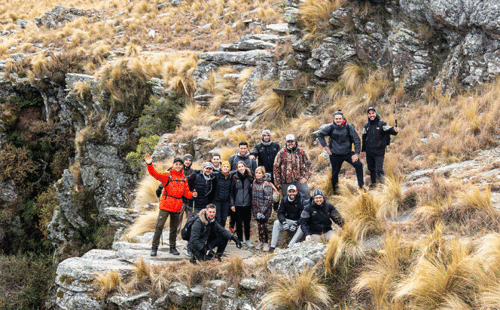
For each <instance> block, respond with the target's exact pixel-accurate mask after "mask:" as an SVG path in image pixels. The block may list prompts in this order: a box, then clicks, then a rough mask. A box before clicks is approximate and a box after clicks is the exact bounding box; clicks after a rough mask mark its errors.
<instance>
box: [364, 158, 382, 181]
mask: <svg viewBox="0 0 500 310" xmlns="http://www.w3.org/2000/svg"><path fill="white" fill-rule="evenodd" d="M366 165H367V166H368V170H370V179H371V181H372V184H371V185H372V186H375V183H377V181H378V182H382V181H383V180H382V178H383V177H384V156H369V155H368V154H367V155H366Z"/></svg>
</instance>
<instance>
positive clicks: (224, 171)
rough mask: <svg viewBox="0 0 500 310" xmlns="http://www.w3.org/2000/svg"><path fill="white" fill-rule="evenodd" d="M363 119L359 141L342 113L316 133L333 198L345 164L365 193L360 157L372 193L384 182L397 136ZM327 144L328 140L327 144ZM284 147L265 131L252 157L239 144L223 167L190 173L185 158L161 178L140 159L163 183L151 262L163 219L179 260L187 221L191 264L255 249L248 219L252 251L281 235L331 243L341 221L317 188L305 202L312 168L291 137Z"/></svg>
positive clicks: (215, 159) (373, 119)
mask: <svg viewBox="0 0 500 310" xmlns="http://www.w3.org/2000/svg"><path fill="white" fill-rule="evenodd" d="M367 115H368V121H367V123H366V124H365V126H364V127H363V133H362V136H361V139H360V138H359V135H358V134H357V132H356V130H355V128H354V126H353V125H352V124H349V123H347V121H346V119H345V117H344V115H343V113H342V111H340V110H339V111H337V112H335V113H334V115H333V123H331V124H326V125H323V126H321V128H320V129H319V131H318V132H317V138H318V140H319V143H320V144H321V146H322V147H323V148H324V150H325V151H326V153H328V155H329V159H330V163H331V166H332V187H333V191H334V193H337V192H338V175H339V172H340V168H341V166H342V163H343V162H344V161H347V162H348V163H349V164H351V165H352V166H353V167H354V169H355V171H356V177H357V181H358V186H359V188H360V189H361V188H363V187H364V181H363V167H362V164H361V161H360V156H366V162H367V166H368V170H369V171H370V178H371V186H375V184H376V183H377V182H381V181H382V179H383V176H384V171H383V163H384V156H385V150H386V146H387V144H388V143H389V141H390V140H389V139H390V135H396V134H397V133H398V132H399V129H398V128H397V127H391V126H389V125H387V124H386V123H385V122H384V121H382V120H381V119H380V117H379V115H378V114H377V111H376V109H375V108H373V107H370V108H368V110H367ZM325 137H329V142H328V145H327V143H326V140H325ZM285 140H286V141H285V143H286V145H285V147H284V148H281V147H280V145H279V144H278V143H276V142H274V141H272V138H271V131H270V130H267V129H265V130H263V131H262V141H261V142H259V143H258V144H257V145H256V146H255V148H254V149H253V150H252V151H251V152H249V148H248V143H247V142H244V141H243V142H240V143H239V146H238V151H237V152H236V154H234V155H232V156H231V157H230V158H229V160H228V161H225V162H222V161H221V156H220V155H219V154H217V153H216V154H213V155H212V158H211V160H210V161H207V162H205V163H204V164H203V169H201V170H193V169H192V163H193V156H191V155H189V154H187V155H185V156H184V158H183V159H181V158H175V159H174V162H173V166H172V167H171V168H169V169H168V171H166V172H165V173H159V172H158V171H157V170H156V169H155V168H154V165H153V160H152V158H151V156H150V155H149V154H146V155H145V157H144V160H145V161H146V164H147V169H148V172H149V174H150V175H151V176H152V177H154V178H156V179H157V180H158V181H160V182H161V184H160V186H159V188H158V190H157V195H158V196H159V197H160V205H159V209H160V210H159V214H158V218H157V221H156V227H155V233H154V236H153V242H152V251H151V256H156V255H157V252H158V246H159V242H160V236H161V234H162V231H163V226H164V225H165V222H166V220H167V218H168V217H170V233H169V246H170V253H171V254H173V255H179V254H180V253H179V252H178V251H177V249H176V239H177V235H178V233H179V230H180V227H179V224H180V223H181V222H182V219H183V216H184V214H185V215H186V216H187V218H188V224H186V227H185V228H184V229H187V228H189V229H190V234H188V237H189V238H188V246H187V254H188V255H190V256H191V261H192V262H195V261H196V260H202V261H206V260H212V259H218V260H220V259H221V256H222V254H223V253H224V250H225V248H226V245H227V243H228V241H229V240H233V241H234V242H235V243H236V245H237V247H241V246H242V242H243V240H245V241H244V244H245V245H246V246H247V247H248V248H253V247H254V245H253V244H252V242H251V241H250V223H251V220H252V217H253V218H254V219H255V221H256V222H257V227H258V238H259V244H258V245H256V246H255V248H256V249H258V250H260V249H262V250H263V251H266V252H271V253H272V252H274V250H275V249H276V246H277V243H278V240H279V235H280V232H281V231H288V232H291V233H293V238H292V239H291V241H290V243H289V244H288V246H287V247H291V246H293V245H294V244H295V243H296V242H298V241H299V240H300V239H301V238H302V237H303V236H305V240H312V241H319V240H321V239H322V238H324V239H326V240H329V239H330V238H331V237H332V236H333V234H334V233H333V230H332V221H333V222H334V223H335V224H337V225H338V226H340V227H342V226H343V223H344V221H343V219H342V217H341V216H340V214H339V212H338V211H337V210H336V209H335V207H334V206H333V205H332V204H330V203H328V202H326V200H325V194H324V193H323V191H322V190H321V189H315V190H314V191H313V195H312V197H311V195H310V189H309V186H308V184H307V181H308V180H309V178H310V177H311V175H312V169H311V166H312V165H311V161H310V160H309V158H308V156H307V154H306V152H305V150H304V149H303V148H301V147H299V146H298V143H297V139H296V138H295V136H294V135H293V134H288V135H286V139H285ZM353 144H354V151H353V150H352V145H353ZM280 191H281V194H282V196H283V198H282V199H280V198H279V197H280V195H279V192H280ZM273 209H274V210H275V211H277V215H278V219H277V220H276V221H275V222H274V224H273V229H272V236H271V242H270V244H269V235H268V229H267V225H268V221H269V218H270V217H271V214H272V211H273ZM228 217H230V221H229V226H228V228H227V229H226V222H227V218H228ZM234 232H236V236H235V235H234V234H233V233H234ZM183 234H184V232H183ZM215 249H216V250H215ZM214 251H215V252H214Z"/></svg>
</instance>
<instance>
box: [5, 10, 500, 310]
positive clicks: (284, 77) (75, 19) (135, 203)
mask: <svg viewBox="0 0 500 310" xmlns="http://www.w3.org/2000/svg"><path fill="white" fill-rule="evenodd" d="M497 2H498V1H489V2H484V1H479V2H464V1H461V0H440V1H432V2H429V1H425V0H412V1H407V0H399V1H398V0H388V1H367V0H366V1H365V0H360V1H343V0H332V1H330V0H322V1H313V0H305V1H298V0H288V1H276V2H273V1H267V0H262V1H257V0H256V1H240V0H231V1H226V0H207V1H204V0H184V1H182V0H174V1H166V2H165V1H154V2H150V1H142V2H140V1H123V0H114V1H109V2H102V1H86V2H83V1H76V0H74V1H65V3H64V4H61V5H62V6H61V5H57V4H55V3H50V2H48V1H39V2H34V1H17V0H15V1H9V3H8V4H2V5H0V24H1V27H2V28H1V29H0V71H1V72H2V73H1V78H0V110H1V114H0V116H1V117H0V165H1V168H0V205H1V206H2V208H1V209H0V246H1V250H0V254H2V256H1V258H0V264H1V265H2V267H1V270H6V271H5V275H6V276H5V277H4V279H3V280H2V281H3V282H2V284H0V288H4V289H0V308H6V309H14V308H16V309H21V308H24V309H31V308H53V309H74V308H76V307H87V308H94V309H96V308H97V309H108V308H109V309H115V308H118V309H128V308H140V307H142V308H144V309H153V308H155V307H156V308H168V307H187V308H191V307H195V308H197V307H201V308H203V309H208V308H211V307H223V306H224V307H226V308H227V309H240V308H245V309H246V308H250V309H253V308H259V307H264V308H266V307H267V308H270V309H274V308H279V307H284V308H308V307H314V306H317V308H319V309H330V308H331V307H333V306H334V305H335V306H336V307H343V308H345V309H496V308H497V307H498V304H499V303H500V302H499V296H498V287H499V285H500V278H499V275H498V272H497V270H498V262H499V261H500V254H499V253H498V251H497V250H495V249H496V248H498V244H499V242H500V235H499V234H498V233H499V215H500V214H499V211H498V207H499V203H500V194H499V191H500V180H499V178H498V171H499V169H500V161H499V160H498V152H499V149H498V140H499V137H500V130H499V125H500V124H499V119H500V117H499V116H500V115H499V114H500V112H499V111H500V109H499V103H498V100H497V98H498V96H499V90H498V89H499V87H498V83H499V82H498V80H497V74H498V73H499V69H498V68H500V53H499V51H500V38H499V37H498V34H499V33H500V28H499V26H498V24H497V20H498V17H499V16H500V10H499V9H498V8H499V7H500V2H498V3H497ZM370 106H375V107H376V109H377V112H378V114H379V115H380V116H381V117H382V118H383V119H384V120H385V121H386V122H387V123H389V124H391V125H392V124H394V123H395V122H396V120H397V124H398V126H399V128H400V129H401V131H400V133H399V134H398V135H397V136H396V137H393V139H392V143H391V145H390V146H389V148H388V153H387V155H386V161H385V170H386V175H387V179H386V182H385V183H384V184H383V185H380V186H378V187H377V188H375V189H371V190H368V191H357V190H356V189H355V187H356V186H355V184H356V183H355V175H354V171H353V169H352V168H351V167H350V166H347V165H345V166H344V167H343V169H342V171H341V177H340V182H341V191H340V193H337V195H333V193H332V189H331V183H330V180H329V176H330V174H331V172H330V163H329V161H328V157H327V156H326V153H325V152H323V149H322V148H321V147H320V146H319V144H318V140H317V139H316V131H317V130H318V129H319V128H320V126H321V125H323V124H327V123H330V122H332V115H333V113H334V112H335V111H337V110H339V109H341V110H342V111H343V113H344V115H345V117H346V119H347V121H348V122H350V123H352V124H354V125H355V128H356V129H357V131H358V133H359V134H360V133H361V130H362V127H363V125H364V123H365V122H366V110H367V108H368V107H370ZM264 128H267V129H270V130H271V131H272V137H273V140H275V141H277V142H279V143H280V144H281V145H282V146H283V144H284V140H285V136H286V135H287V134H290V133H292V134H294V135H295V136H297V137H298V141H299V144H300V146H302V147H303V148H304V149H305V151H306V153H307V154H308V156H309V158H310V159H311V161H312V165H313V175H312V177H311V179H310V180H309V181H308V184H309V187H310V188H311V189H315V188H321V189H323V190H324V191H325V193H326V194H327V201H330V202H332V203H333V204H334V205H335V206H336V207H337V208H338V210H339V212H340V214H341V215H342V217H343V218H344V219H345V220H346V223H347V225H346V226H345V227H344V228H343V229H342V230H339V231H338V232H337V234H336V237H335V238H333V239H332V240H331V241H330V242H329V243H328V244H325V245H321V244H316V245H313V244H309V243H307V242H305V243H301V246H299V247H298V249H299V248H300V250H297V251H295V252H294V251H288V250H287V251H281V252H278V253H276V255H274V256H272V255H271V256H263V255H262V254H261V253H259V252H257V251H255V250H252V251H246V250H245V251H241V252H238V251H237V250H236V249H231V251H232V252H231V253H234V255H231V257H228V259H227V261H225V262H223V263H222V264H215V265H214V264H207V265H203V264H202V265H198V266H197V267H196V268H194V267H191V266H190V265H189V264H188V263H187V262H186V261H180V262H179V261H177V260H176V261H175V262H172V261H171V260H172V257H170V256H169V255H168V254H166V253H163V254H165V255H163V256H161V259H159V260H157V261H155V260H154V259H153V260H150V259H148V257H147V248H148V244H149V242H150V239H149V238H150V237H148V234H147V233H148V232H151V228H152V227H153V225H154V221H155V217H156V214H157V211H156V210H157V209H156V208H157V207H156V205H154V204H151V203H153V202H156V201H157V200H156V197H155V194H154V190H155V189H156V187H157V184H158V183H157V182H156V181H155V180H152V178H151V177H149V176H147V172H146V176H144V174H145V169H144V164H143V161H142V158H143V156H144V154H145V153H146V152H149V153H152V155H153V158H154V161H155V163H158V164H159V165H160V166H161V169H167V168H168V167H169V164H170V163H171V161H172V159H173V158H174V157H178V156H182V155H183V154H186V153H190V154H193V155H194V157H195V164H194V165H195V167H200V166H201V165H202V163H203V161H205V160H207V159H209V158H210V154H211V153H214V152H218V153H220V154H221V155H222V159H223V160H225V159H227V158H229V156H230V155H232V154H234V152H235V150H236V148H237V145H238V143H239V142H240V141H243V140H245V141H248V142H249V144H250V148H253V146H255V144H256V143H258V142H259V141H260V138H261V135H260V133H261V131H262V129H264ZM363 166H364V167H366V162H365V161H363ZM367 175H368V174H367V171H366V169H365V176H367ZM365 181H366V182H365V183H369V178H368V177H366V178H365ZM254 230H255V229H254ZM145 233H146V234H145ZM144 234H145V235H144ZM253 237H254V238H255V236H253ZM308 251H309V252H308ZM145 254H146V257H144V259H145V260H146V263H144V260H142V259H141V258H140V257H141V256H144V255H145ZM82 255H83V256H82ZM309 256H310V257H314V259H312V258H311V260H309V261H308V262H312V263H315V264H317V265H316V268H315V269H307V268H305V269H304V264H305V259H306V258H308V257H309ZM290 262H291V263H290ZM289 263H290V264H291V265H288V264H289ZM101 265H102V268H101V267H100V266H101ZM298 266H300V268H299V267H298ZM286 268H290V269H286ZM113 269H117V270H118V273H117V272H116V271H115V272H114V273H113V272H112V270H113ZM295 269H297V273H295V272H296V270H295ZM18 270H22V271H23V272H21V273H19V272H18ZM173 270H176V271H177V273H175V272H173ZM283 270H286V271H285V272H284V271H283ZM108 271H110V273H108V274H106V272H108ZM97 273H101V274H100V275H97ZM175 274H178V276H175V277H174V276H173V275H175ZM96 276H98V278H97V280H96V281H95V280H94V279H96V278H95V277H96ZM286 277H288V278H286ZM38 279H42V281H37V280H38ZM54 279H55V283H54ZM255 279H257V280H258V283H254V282H252V281H254V280H255ZM208 281H211V282H210V283H211V284H210V285H207V282H208ZM217 281H220V282H217ZM249 281H250V282H249ZM222 282H224V283H222ZM283 282H286V283H296V285H280V283H283ZM186 285H187V286H186ZM304 288H310V289H311V290H305V289H304ZM49 289H50V291H49ZM200 290H201V291H200ZM221 291H224V293H223V294H222V297H221V296H219V295H220V294H219V293H220V292H221ZM179 292H181V293H179ZM190 298H194V299H190ZM231 300H234V302H232V301H231ZM45 302H46V303H45ZM42 305H44V306H42ZM194 305H196V306H194ZM215 305H216V306H215ZM313 305H314V306H313Z"/></svg>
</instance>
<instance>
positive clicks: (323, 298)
mask: <svg viewBox="0 0 500 310" xmlns="http://www.w3.org/2000/svg"><path fill="white" fill-rule="evenodd" d="M332 306H333V305H332V299H331V297H330V296H329V294H328V288H327V286H326V285H324V284H322V283H321V282H320V279H319V278H318V276H316V275H315V268H310V269H308V270H304V271H303V272H302V273H297V274H295V275H293V276H292V277H289V276H285V275H279V276H277V280H276V281H274V282H273V283H271V287H270V289H269V291H268V293H267V294H265V295H264V297H263V298H262V301H261V302H260V304H259V307H261V308H262V309H274V308H277V307H283V308H288V309H306V310H320V309H331V307H332Z"/></svg>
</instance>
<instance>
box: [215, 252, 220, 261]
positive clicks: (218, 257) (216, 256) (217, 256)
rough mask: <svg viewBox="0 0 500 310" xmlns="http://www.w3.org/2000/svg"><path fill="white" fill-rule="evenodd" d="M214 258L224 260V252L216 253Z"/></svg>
mask: <svg viewBox="0 0 500 310" xmlns="http://www.w3.org/2000/svg"><path fill="white" fill-rule="evenodd" d="M214 258H215V259H216V260H218V261H219V262H222V254H219V253H215V255H214Z"/></svg>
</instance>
